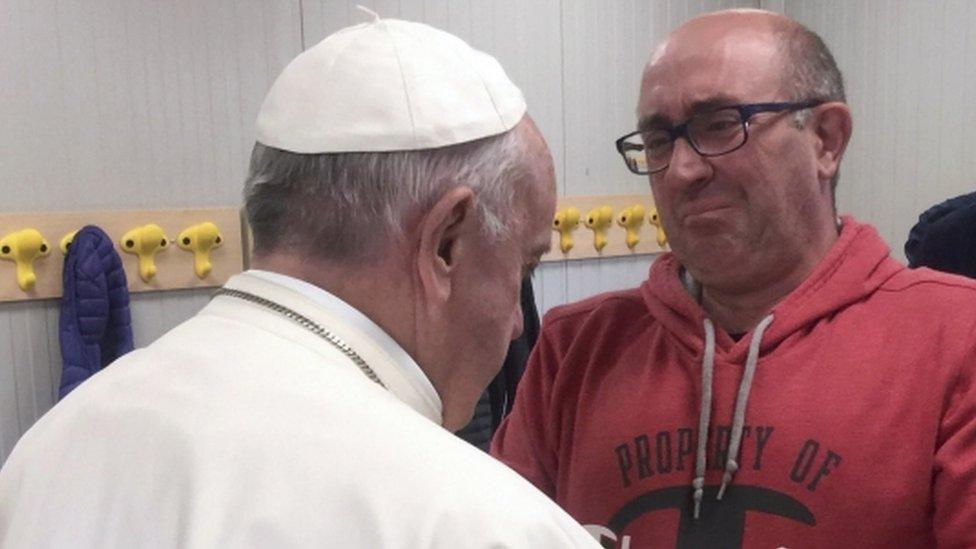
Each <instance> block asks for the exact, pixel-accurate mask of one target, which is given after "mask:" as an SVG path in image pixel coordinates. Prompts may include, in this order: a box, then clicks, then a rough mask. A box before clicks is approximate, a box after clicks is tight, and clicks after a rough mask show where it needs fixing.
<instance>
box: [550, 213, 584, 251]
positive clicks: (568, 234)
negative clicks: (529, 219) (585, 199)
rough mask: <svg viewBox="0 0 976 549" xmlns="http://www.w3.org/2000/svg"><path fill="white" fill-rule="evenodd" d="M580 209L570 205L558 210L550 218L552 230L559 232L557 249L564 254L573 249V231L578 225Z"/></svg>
mask: <svg viewBox="0 0 976 549" xmlns="http://www.w3.org/2000/svg"><path fill="white" fill-rule="evenodd" d="M579 221H580V211H579V210H578V209H576V208H574V207H572V206H570V207H568V208H565V209H562V210H559V211H558V212H556V215H555V217H553V219H552V230H554V231H556V232H558V233H559V249H560V250H562V252H563V253H564V254H566V253H569V250H572V249H573V231H575V230H576V227H579Z"/></svg>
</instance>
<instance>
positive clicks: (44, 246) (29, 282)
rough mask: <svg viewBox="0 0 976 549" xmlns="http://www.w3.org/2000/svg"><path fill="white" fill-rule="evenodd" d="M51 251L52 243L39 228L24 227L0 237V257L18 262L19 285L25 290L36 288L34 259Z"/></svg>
mask: <svg viewBox="0 0 976 549" xmlns="http://www.w3.org/2000/svg"><path fill="white" fill-rule="evenodd" d="M49 253H51V245H50V244H48V242H47V240H45V239H44V237H43V236H41V233H40V232H39V231H38V230H37V229H23V230H20V231H17V232H14V233H10V234H8V235H7V236H5V237H3V238H2V239H0V259H7V260H9V261H13V262H14V263H16V264H17V285H18V286H20V289H21V290H24V291H25V292H27V291H30V290H31V289H32V288H34V283H36V282H37V274H35V273H34V260H36V259H37V258H38V257H44V256H46V255H48V254H49Z"/></svg>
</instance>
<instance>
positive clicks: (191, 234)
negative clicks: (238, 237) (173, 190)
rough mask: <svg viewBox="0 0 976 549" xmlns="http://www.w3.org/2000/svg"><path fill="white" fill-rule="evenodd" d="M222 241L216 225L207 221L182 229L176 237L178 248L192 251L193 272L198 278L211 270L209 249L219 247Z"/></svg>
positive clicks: (204, 276)
mask: <svg viewBox="0 0 976 549" xmlns="http://www.w3.org/2000/svg"><path fill="white" fill-rule="evenodd" d="M222 242H223V239H222V238H221V237H220V231H218V230H217V226H216V225H214V224H213V223H211V222H209V221H205V222H203V223H200V224H197V225H194V226H192V227H188V228H186V229H184V230H183V232H181V233H180V236H179V237H178V238H177V239H176V243H177V245H178V246H179V247H180V249H182V250H186V251H188V252H193V272H195V273H196V274H197V276H198V277H199V278H206V276H207V275H208V274H210V271H211V270H213V264H212V263H211V262H210V251H211V250H213V249H214V248H219V247H220V244H221V243H222Z"/></svg>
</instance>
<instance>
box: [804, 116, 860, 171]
mask: <svg viewBox="0 0 976 549" xmlns="http://www.w3.org/2000/svg"><path fill="white" fill-rule="evenodd" d="M814 112H815V113H816V114H815V116H814V117H813V118H812V120H811V121H810V122H811V123H813V124H814V127H813V130H814V132H815V134H816V137H817V144H818V145H819V148H818V150H817V175H818V176H819V177H820V180H821V181H826V180H829V179H830V178H832V177H833V176H834V174H835V173H837V169H838V167H839V166H840V160H841V158H843V156H844V151H845V150H846V149H847V143H848V142H849V141H850V140H851V111H850V109H849V108H848V107H847V105H846V104H844V103H841V102H839V101H832V102H830V103H824V104H823V105H820V106H819V107H816V108H815V111H814Z"/></svg>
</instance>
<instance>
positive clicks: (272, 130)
mask: <svg viewBox="0 0 976 549" xmlns="http://www.w3.org/2000/svg"><path fill="white" fill-rule="evenodd" d="M374 15H375V14H374ZM524 114H525V99H524V98H523V97H522V92H521V91H520V90H519V89H518V88H517V87H516V86H515V84H513V83H512V81H511V80H509V78H508V76H507V75H506V74H505V71H504V70H503V69H502V67H501V65H499V64H498V61H496V60H495V59H494V58H493V57H491V56H490V55H487V54H485V53H482V52H480V51H477V50H475V49H474V48H472V47H471V46H469V45H468V44H466V43H465V42H464V41H463V40H461V39H460V38H457V37H456V36H454V35H451V34H448V33H446V32H444V31H441V30H438V29H435V28H433V27H430V26H428V25H424V24H421V23H412V22H409V21H401V20H397V19H380V18H379V17H378V16H377V17H376V18H375V19H374V20H373V21H372V22H370V23H362V24H359V25H354V26H352V27H347V28H345V29H342V30H340V31H338V32H336V33H335V34H332V35H330V36H329V37H327V38H326V39H325V40H322V41H321V42H319V43H318V44H317V45H316V46H314V47H312V48H309V49H308V50H306V51H304V52H303V53H301V54H300V55H299V56H298V57H296V58H295V59H294V60H292V62H291V63H289V64H288V66H287V67H285V70H284V71H283V72H282V73H281V75H280V76H278V79H277V80H276V81H275V83H274V84H273V85H272V86H271V91H270V92H268V96H267V97H266V98H265V100H264V104H263V105H262V106H261V112H260V113H259V114H258V119H257V140H258V142H260V143H262V144H264V145H266V146H269V147H275V148H278V149H283V150H286V151H291V152H296V153H338V152H380V151H402V150H418V149H432V148H436V147H443V146H446V145H454V144H457V143H464V142H467V141H473V140H475V139H480V138H483V137H488V136H492V135H498V134H501V133H504V132H506V131H508V130H510V129H512V127H514V126H515V125H516V124H518V122H519V121H520V120H521V119H522V116H523V115H524Z"/></svg>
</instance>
